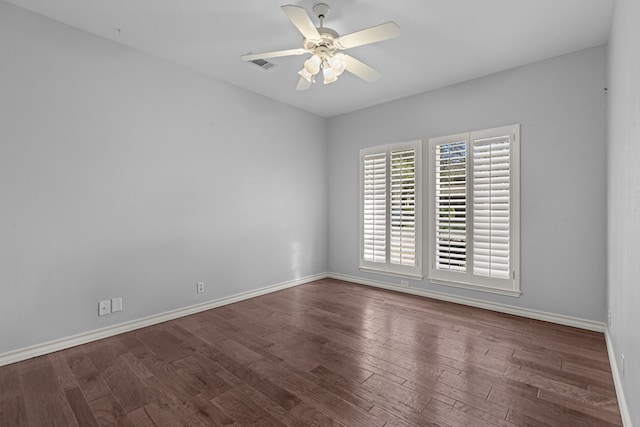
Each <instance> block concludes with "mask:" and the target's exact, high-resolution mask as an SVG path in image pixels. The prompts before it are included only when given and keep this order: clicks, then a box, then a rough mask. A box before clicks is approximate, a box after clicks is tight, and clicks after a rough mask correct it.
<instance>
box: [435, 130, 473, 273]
mask: <svg viewBox="0 0 640 427" xmlns="http://www.w3.org/2000/svg"><path fill="white" fill-rule="evenodd" d="M435 268H437V269H439V270H449V271H458V272H465V271H466V269H467V141H456V142H449V143H443V144H438V145H436V147H435Z"/></svg>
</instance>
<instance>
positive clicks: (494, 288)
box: [427, 124, 522, 297]
mask: <svg viewBox="0 0 640 427" xmlns="http://www.w3.org/2000/svg"><path fill="white" fill-rule="evenodd" d="M502 135H512V136H513V142H512V143H511V144H510V154H509V156H510V166H509V167H510V181H511V185H510V195H509V197H510V210H511V215H510V248H509V253H510V254H509V256H510V270H511V277H510V278H509V279H489V280H487V279H480V278H479V277H478V276H474V275H473V274H472V271H473V239H472V236H473V220H468V221H467V229H466V233H467V254H468V255H467V269H466V270H467V271H466V272H452V271H443V270H438V269H436V268H435V262H436V260H435V257H436V251H435V229H436V202H435V185H436V184H435V183H436V170H435V169H436V168H435V160H436V159H435V147H436V145H440V144H445V143H449V142H457V141H463V140H466V141H467V147H468V148H467V156H468V160H467V165H466V166H467V199H468V201H467V204H468V205H467V215H468V218H473V203H471V202H470V201H469V200H470V199H471V196H470V195H472V194H473V178H472V171H473V164H472V163H471V162H470V161H469V158H470V154H471V153H472V143H473V141H474V140H477V139H482V138H492V137H499V136H502ZM471 161H472V160H471ZM429 177H430V179H429V186H428V194H429V197H428V210H429V214H428V217H429V219H428V221H429V230H428V233H427V234H428V235H429V239H428V240H429V245H428V246H429V247H428V253H429V255H428V259H429V265H428V270H429V272H428V279H429V281H430V282H432V283H435V284H440V285H445V286H452V287H458V288H464V289H472V290H477V291H483V292H490V293H496V294H501V295H508V296H514V297H518V296H520V295H521V293H522V292H521V290H520V125H519V124H516V125H511V126H503V127H499V128H494V129H486V130H482V131H475V132H467V133H462V134H456V135H449V136H444V137H438V138H431V139H429ZM479 279H480V280H479Z"/></svg>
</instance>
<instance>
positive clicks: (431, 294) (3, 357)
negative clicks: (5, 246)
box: [0, 273, 631, 426]
mask: <svg viewBox="0 0 640 427" xmlns="http://www.w3.org/2000/svg"><path fill="white" fill-rule="evenodd" d="M327 277H330V278H333V279H338V280H344V281H347V282H353V283H358V284H361V285H369V286H374V287H378V288H383V289H389V290H393V291H398V292H404V293H408V294H412V295H418V296H423V297H427V298H433V299H438V300H442V301H448V302H453V303H458V304H463V305H468V306H472V307H478V308H483V309H487V310H492V311H497V312H500V313H507V314H513V315H516V316H521V317H527V318H531V319H537V320H544V321H547V322H552V323H558V324H561V325H567V326H574V327H577V328H582V329H587V330H591V331H598V332H604V331H605V327H604V323H601V322H594V321H592V320H585V319H579V318H575V317H570V316H564V315H560V314H554V313H547V312H544V311H538V310H531V309H528V308H521V307H514V306H510V305H505V304H498V303H492V302H488V301H484V300H479V299H475V298H467V297H460V296H455V295H450V294H445V293H441V292H436V291H427V290H423V289H416V288H404V287H400V286H397V285H393V284H390V283H384V282H379V281H375V280H367V279H363V278H360V277H355V276H348V275H343V274H337V273H321V274H316V275H313V276H308V277H303V278H300V279H296V280H291V281H288V282H283V283H279V284H276V285H272V286H266V287H264V288H260V289H256V290H253V291H248V292H242V293H239V294H235V295H231V296H228V297H223V298H219V299H216V300H212V301H208V302H205V303H202V304H196V305H192V306H189V307H184V308H180V309H176V310H171V311H167V312H164V313H160V314H154V315H152V316H148V317H144V318H141V319H137V320H132V321H129V322H124V323H119V324H117V325H112V326H107V327H104V328H100V329H95V330H93V331H88V332H83V333H81V334H77V335H73V336H70V337H65V338H60V339H57V340H53V341H49V342H45V343H42V344H36V345H32V346H29V347H25V348H21V349H18V350H12V351H9V352H6V353H2V354H0V366H4V365H8V364H10V363H15V362H20V361H21V360H26V359H30V358H32V357H36V356H41V355H43V354H47V353H52V352H55V351H60V350H64V349H67V348H70V347H75V346H77V345H80V344H86V343H88V342H92V341H96V340H99V339H103V338H108V337H111V336H113V335H117V334H121V333H124V332H129V331H133V330H135V329H140V328H144V327H146V326H151V325H155V324H157V323H162V322H166V321H168V320H173V319H177V318H179V317H184V316H189V315H191V314H195V313H199V312H201V311H205V310H210V309H212V308H216V307H220V306H223V305H227V304H232V303H234V302H238V301H242V300H245V299H249V298H254V297H257V296H260V295H265V294H268V293H271V292H276V291H280V290H283V289H287V288H291V287H294V286H298V285H302V284H304V283H309V282H313V281H315V280H320V279H324V278H327ZM608 347H609V345H608ZM612 360H613V363H615V359H612ZM614 372H617V371H614ZM614 375H615V374H614ZM614 379H615V376H614ZM617 388H618V385H617V384H616V389H617ZM628 425H629V426H630V425H631V424H628ZM625 426H627V424H625Z"/></svg>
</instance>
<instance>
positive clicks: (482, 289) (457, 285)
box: [428, 278, 522, 298]
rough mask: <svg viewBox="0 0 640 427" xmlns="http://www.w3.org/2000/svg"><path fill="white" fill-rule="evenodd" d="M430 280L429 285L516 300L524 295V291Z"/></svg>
mask: <svg viewBox="0 0 640 427" xmlns="http://www.w3.org/2000/svg"><path fill="white" fill-rule="evenodd" d="M428 280H429V283H434V284H436V285H442V286H451V287H454V288H462V289H470V290H472V291H479V292H487V293H491V294H498V295H506V296H509V297H515V298H518V297H520V295H522V291H520V290H517V291H516V290H512V289H502V288H491V287H488V286H481V285H473V284H471V283H463V282H451V281H447V280H441V279H432V278H429V279H428Z"/></svg>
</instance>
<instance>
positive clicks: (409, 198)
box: [389, 149, 416, 266]
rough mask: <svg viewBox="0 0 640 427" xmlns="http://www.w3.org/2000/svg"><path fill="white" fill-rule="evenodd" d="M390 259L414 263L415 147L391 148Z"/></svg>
mask: <svg viewBox="0 0 640 427" xmlns="http://www.w3.org/2000/svg"><path fill="white" fill-rule="evenodd" d="M390 184H391V191H390V193H391V200H390V234H391V236H390V247H389V262H391V263H392V264H399V265H408V266H415V265H416V150H415V149H408V150H400V151H392V152H391V183H390Z"/></svg>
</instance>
